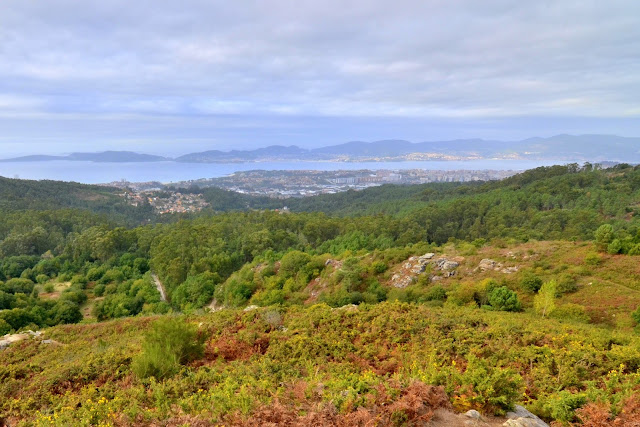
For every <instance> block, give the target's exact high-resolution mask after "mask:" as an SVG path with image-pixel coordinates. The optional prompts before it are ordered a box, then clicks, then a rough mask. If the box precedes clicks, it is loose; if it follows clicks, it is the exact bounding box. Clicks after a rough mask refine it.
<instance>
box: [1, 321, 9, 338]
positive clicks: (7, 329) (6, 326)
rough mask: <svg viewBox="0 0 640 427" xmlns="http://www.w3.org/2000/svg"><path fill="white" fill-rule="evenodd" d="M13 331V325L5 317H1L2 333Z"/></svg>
mask: <svg viewBox="0 0 640 427" xmlns="http://www.w3.org/2000/svg"><path fill="white" fill-rule="evenodd" d="M9 332H11V325H10V324H8V323H7V322H6V321H5V320H4V319H0V335H4V334H8V333H9Z"/></svg>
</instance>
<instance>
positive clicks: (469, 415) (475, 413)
mask: <svg viewBox="0 0 640 427" xmlns="http://www.w3.org/2000/svg"><path fill="white" fill-rule="evenodd" d="M464 415H465V416H466V417H467V418H472V419H474V420H479V419H481V418H482V415H480V412H478V411H476V410H475V409H472V410H470V411H467V412H465V414H464Z"/></svg>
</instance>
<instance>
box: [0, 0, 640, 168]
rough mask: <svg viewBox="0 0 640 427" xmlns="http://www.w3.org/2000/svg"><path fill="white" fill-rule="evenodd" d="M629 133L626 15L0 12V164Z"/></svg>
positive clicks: (14, 8) (573, 11) (580, 4)
mask: <svg viewBox="0 0 640 427" xmlns="http://www.w3.org/2000/svg"><path fill="white" fill-rule="evenodd" d="M559 133H570V134H586V133H601V134H616V135H621V136H640V2H638V1H637V0H626V1H622V0H608V1H606V2H604V1H600V0H597V1H594V0H578V1H572V0H553V1H546V0H540V1H521V0H515V1H503V0H483V1H477V0H443V1H440V0H395V1H393V2H390V1H378V0H365V1H361V0H352V1H347V2H345V1H342V0H341V1H337V0H322V1H305V0H295V1H294V0H288V1H285V0H261V1H251V0H243V1H228V0H225V1H216V0H206V1H205V0H181V1H179V2H178V1H164V0H136V1H131V0H100V1H86V0H46V1H45V0H2V1H1V2H0V157H8V156H12V155H22V154H34V153H45V154H62V153H68V152H73V151H92V152H95V151H101V150H106V149H116V150H131V151H139V152H147V153H152V154H162V155H177V154H184V153H188V152H193V151H202V150H208V149H221V150H228V149H234V148H236V149H238V148H242V149H247V148H256V147H263V146H267V145H272V144H281V145H298V146H301V147H318V146H325V145H333V144H338V143H342V142H346V141H351V140H363V141H374V140H380V139H392V138H393V139H407V140H411V141H414V142H420V141H433V140H447V139H457V138H485V139H499V140H506V141H508V140H517V139H524V138H528V137H533V136H543V137H545V136H552V135H555V134H559Z"/></svg>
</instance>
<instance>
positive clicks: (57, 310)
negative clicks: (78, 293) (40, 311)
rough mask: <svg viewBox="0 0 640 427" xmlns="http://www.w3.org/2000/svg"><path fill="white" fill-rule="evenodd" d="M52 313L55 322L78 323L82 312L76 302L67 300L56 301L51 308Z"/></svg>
mask: <svg viewBox="0 0 640 427" xmlns="http://www.w3.org/2000/svg"><path fill="white" fill-rule="evenodd" d="M52 314H53V321H54V323H55V324H60V323H78V322H79V321H81V320H82V313H81V312H80V308H79V307H78V304H76V303H74V302H72V301H69V300H61V301H58V302H57V303H56V305H55V307H54V308H53V313H52Z"/></svg>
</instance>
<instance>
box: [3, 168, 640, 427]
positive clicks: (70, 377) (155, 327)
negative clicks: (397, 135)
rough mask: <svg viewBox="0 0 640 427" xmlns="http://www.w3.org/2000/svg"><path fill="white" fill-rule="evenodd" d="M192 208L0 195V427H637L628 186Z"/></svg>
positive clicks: (623, 176) (92, 189)
mask: <svg viewBox="0 0 640 427" xmlns="http://www.w3.org/2000/svg"><path fill="white" fill-rule="evenodd" d="M188 191H190V192H197V193H200V194H201V195H202V197H203V198H204V199H205V200H206V201H207V202H208V203H209V204H210V209H207V210H204V211H201V212H199V213H197V214H188V215H187V214H185V215H179V214H175V215H163V216H160V215H157V214H155V213H154V211H153V209H152V207H151V206H149V205H148V204H143V205H141V206H131V205H129V204H128V203H126V201H125V200H124V199H123V198H122V197H121V196H120V190H117V189H114V188H109V187H102V186H89V185H82V184H75V183H63V182H55V181H25V180H13V179H6V178H0V218H2V220H1V221H0V336H2V335H4V334H16V333H20V332H24V331H27V330H31V331H43V333H44V334H45V336H46V339H47V340H49V341H50V342H51V343H50V344H48V345H44V344H42V343H41V342H40V341H38V339H37V338H29V339H24V340H22V341H20V342H18V343H15V344H11V345H9V346H7V348H4V349H0V357H1V358H2V359H3V361H4V362H3V364H2V366H0V397H2V399H0V425H2V421H3V420H5V421H6V422H9V421H11V422H12V424H11V425H14V424H13V422H14V421H15V422H16V423H21V424H19V425H75V424H82V425H131V424H142V425H160V424H162V425H191V424H193V425H208V424H207V423H211V424H216V423H218V424H223V425H256V423H258V424H268V423H269V422H272V423H273V422H276V423H277V420H278V419H282V420H290V421H291V423H293V422H294V421H295V422H299V423H301V424H300V425H304V424H305V423H307V422H309V423H313V422H315V423H316V425H363V426H364V425H389V424H395V425H420V424H419V423H420V422H422V421H425V420H427V421H428V419H427V418H429V417H430V416H429V417H427V414H429V413H431V416H433V411H435V410H437V409H443V410H448V411H454V412H456V413H461V412H465V411H467V410H469V409H476V410H478V411H480V412H481V413H482V414H484V415H486V416H488V417H491V416H503V415H504V414H505V413H506V412H507V411H509V410H511V409H512V408H513V407H514V405H516V404H519V405H524V406H526V408H527V409H529V410H530V411H532V412H533V413H535V414H536V415H538V416H540V417H542V418H543V419H545V420H546V421H550V422H551V421H553V422H556V423H558V425H572V424H575V425H581V424H585V425H593V426H596V425H614V424H606V423H614V422H617V423H618V424H615V425H627V424H625V423H630V422H638V420H640V399H638V396H639V395H640V371H639V369H640V336H639V335H638V333H639V331H640V326H638V323H640V270H639V269H638V265H639V264H638V260H639V258H638V257H637V256H638V255H640V167H638V166H635V167H634V166H630V165H626V164H620V165H617V166H615V167H612V168H608V169H602V168H600V167H598V166H597V165H595V166H594V165H590V164H585V165H582V166H580V165H577V164H568V165H564V166H551V167H540V168H537V169H533V170H529V171H526V172H523V173H520V174H518V175H515V176H513V177H511V178H508V179H505V180H501V181H492V182H474V183H437V184H424V185H413V186H398V185H383V186H380V187H375V188H370V189H367V190H363V191H358V192H355V191H348V192H344V193H339V194H333V195H322V196H315V197H309V198H296V199H287V200H277V199H269V198H266V197H251V196H247V195H241V194H237V193H232V192H228V191H225V190H221V189H216V188H204V189H200V188H195V187H194V188H191V189H189V190H188ZM283 206H287V207H288V208H289V210H288V211H283V210H282V209H281V208H282V207H283ZM158 287H160V288H162V290H163V291H164V292H165V293H166V298H163V297H162V296H161V293H160V292H159V289H158ZM42 342H44V341H42ZM160 353H162V354H160ZM167 354H169V355H170V357H166V355H167ZM416 396H420V399H421V400H420V399H419V400H420V402H422V403H420V405H422V406H420V405H418V406H416V403H415V402H416ZM412 405H413V406H412ZM383 407H384V408H386V409H383ZM70 408H74V409H70ZM305 417H307V418H305ZM314 417H315V418H314ZM358 417H360V418H358ZM634 417H635V418H634ZM429 419H430V418H429ZM273 420H276V421H273ZM371 420H374V421H371ZM375 420H379V424H375ZM597 420H605V421H603V424H596V422H597ZM367 422H373V423H374V424H367ZM197 423H202V424H197ZM322 423H324V424H322ZM589 423H591V424H589ZM629 425H631V424H629Z"/></svg>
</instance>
